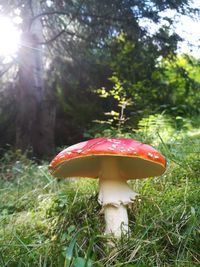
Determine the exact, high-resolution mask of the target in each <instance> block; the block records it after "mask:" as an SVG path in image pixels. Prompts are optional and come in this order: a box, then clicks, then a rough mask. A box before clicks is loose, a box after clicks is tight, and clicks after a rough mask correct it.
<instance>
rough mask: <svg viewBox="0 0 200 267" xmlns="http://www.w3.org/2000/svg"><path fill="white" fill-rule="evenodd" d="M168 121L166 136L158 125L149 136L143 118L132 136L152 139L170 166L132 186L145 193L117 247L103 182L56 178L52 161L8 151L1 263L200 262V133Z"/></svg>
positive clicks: (142, 265) (1, 163) (2, 167)
mask: <svg viewBox="0 0 200 267" xmlns="http://www.w3.org/2000/svg"><path fill="white" fill-rule="evenodd" d="M164 124H165V126H166V128H165V134H163V132H162V131H163V130H161V131H159V129H156V130H152V129H153V126H152V125H149V126H148V127H149V129H151V131H150V132H149V134H147V133H146V131H147V129H146V127H147V126H145V125H144V123H143V124H142V125H143V126H141V128H140V131H139V132H137V133H135V135H137V136H133V137H136V138H137V139H145V141H146V142H149V143H153V144H154V146H156V147H157V148H159V150H161V151H162V153H163V154H164V155H165V156H166V157H167V159H168V161H169V164H168V169H167V171H166V173H165V174H164V175H163V176H162V177H157V178H149V179H143V180H135V181H133V182H131V183H130V186H131V187H132V188H133V190H134V191H136V192H139V194H140V198H139V199H137V201H135V203H134V204H133V206H132V207H131V208H130V209H129V219H130V229H131V232H130V235H129V237H128V238H126V237H122V239H121V240H120V241H116V240H113V242H114V243H115V246H114V247H112V248H111V247H109V246H108V240H107V238H106V237H105V236H104V235H103V231H104V220H103V217H102V215H101V214H100V209H101V207H100V206H99V204H98V202H97V196H98V181H97V180H92V179H90V180H89V179H78V180H76V179H71V180H67V179H66V180H56V179H54V178H53V177H52V176H51V175H50V174H49V173H48V170H47V163H45V162H44V163H43V164H41V165H38V164H36V163H35V162H34V161H32V160H29V159H27V158H26V157H25V156H24V155H21V154H20V152H19V151H15V152H11V151H8V152H6V153H5V154H4V157H2V159H1V160H0V172H1V177H0V266H2V267H15V266H20V267H24V266H27V267H28V266H30V267H36V266H37V267H50V266H52V267H54V266H55V267H67V266H68V267H69V266H74V267H84V266H88V267H90V266H94V267H103V266H108V267H109V266H115V267H121V266H126V267H136V266H137V267H148V266H149V267H151V266H161V267H163V266H165V267H170V266H177V267H192V266H200V224H199V223H200V208H199V203H200V168H199V166H200V156H199V155H200V132H199V130H198V128H196V129H195V128H194V127H193V128H192V126H191V125H190V127H189V128H186V129H185V130H184V131H183V130H182V131H181V130H177V129H176V128H175V127H172V126H171V125H172V124H170V123H169V122H167V123H164ZM154 126H155V124H154ZM167 127H170V135H169V134H168V133H167V131H168V130H167ZM145 133H146V134H145ZM144 134H145V138H144ZM168 137H170V138H168Z"/></svg>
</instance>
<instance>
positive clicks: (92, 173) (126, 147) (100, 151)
mask: <svg viewBox="0 0 200 267" xmlns="http://www.w3.org/2000/svg"><path fill="white" fill-rule="evenodd" d="M102 157H104V158H105V157H116V160H117V161H118V164H119V167H120V170H121V171H122V173H123V176H124V179H126V180H128V179H137V178H145V177H150V176H159V175H161V174H163V173H164V171H165V169H166V159H165V157H164V156H163V155H162V154H161V153H160V152H158V151H157V150H156V149H154V148H153V147H151V146H149V145H146V144H143V143H140V142H138V141H135V140H132V139H127V138H95V139H91V140H88V141H85V142H81V143H78V144H76V145H73V146H70V147H68V148H67V149H64V150H63V151H61V152H60V153H59V154H58V155H57V156H56V157H55V158H54V159H53V160H52V161H51V163H50V164H49V170H50V172H51V173H52V175H54V176H56V177H65V178H67V177H88V178H89V177H90V178H97V177H98V175H99V171H100V162H101V160H102Z"/></svg>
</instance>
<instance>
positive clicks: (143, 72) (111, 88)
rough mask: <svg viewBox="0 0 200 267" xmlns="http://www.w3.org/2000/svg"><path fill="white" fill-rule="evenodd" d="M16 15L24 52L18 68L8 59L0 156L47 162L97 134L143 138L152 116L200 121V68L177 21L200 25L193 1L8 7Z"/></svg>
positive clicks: (1, 6) (91, 0)
mask: <svg viewBox="0 0 200 267" xmlns="http://www.w3.org/2000/svg"><path fill="white" fill-rule="evenodd" d="M16 9H18V10H19V11H20V16H21V18H22V23H21V24H19V25H18V27H19V29H20V30H21V31H22V35H21V45H20V48H19V50H18V53H17V55H16V57H13V60H12V61H11V62H9V63H7V64H6V63H3V62H4V58H3V56H2V58H1V59H0V62H1V63H0V64H1V65H0V77H1V80H0V88H1V89H0V147H1V152H3V151H4V150H5V149H8V148H10V146H11V147H14V148H18V149H20V150H22V152H25V151H29V152H30V153H31V154H33V155H35V156H37V157H46V156H49V155H52V154H53V153H55V148H56V147H63V146H67V145H70V144H73V143H76V142H78V141H82V140H86V139H88V138H92V137H95V136H100V135H110V136H117V135H120V134H125V133H133V132H137V129H138V124H139V123H140V122H141V119H143V118H148V117H149V116H152V115H154V116H156V114H165V115H166V116H169V117H170V118H171V119H172V120H176V121H177V122H179V125H178V126H179V127H181V123H180V122H181V119H180V118H191V117H194V116H198V115H199V112H200V90H199V89H200V74H199V73H200V64H199V63H200V61H199V59H198V58H194V57H192V56H190V55H186V54H180V52H178V49H177V48H178V44H179V42H181V41H183V40H182V36H179V35H178V34H177V33H176V32H175V31H174V27H173V25H174V21H175V19H176V18H177V16H178V15H188V16H191V17H193V18H196V19H198V16H199V10H198V9H196V8H191V6H190V1H187V0H179V1H173V0H172V1H171V0H166V1H159V0H158V1H157V0H151V1H138V0H124V1H122V0H110V1H107V0H101V1H96V0H87V1H85V0H72V1H71V0H69V1H62V0H59V1H58V0H56V1H50V0H49V1H42V0H41V1H31V0H29V1H23V0H21V1H20V0H15V1H7V0H6V1H4V0H1V2H0V13H1V14H2V15H6V16H8V17H10V18H12V17H13V16H14V14H15V10H16ZM166 11H167V12H166ZM170 11H171V12H172V11H176V12H177V13H176V16H174V17H172V16H170ZM163 12H165V13H163ZM163 14H164V15H163ZM144 21H145V22H146V25H149V27H150V28H153V26H152V25H156V26H157V30H156V31H155V32H154V33H152V32H151V31H149V27H144V26H142V25H144V23H142V22H144ZM187 41H188V42H189V40H187Z"/></svg>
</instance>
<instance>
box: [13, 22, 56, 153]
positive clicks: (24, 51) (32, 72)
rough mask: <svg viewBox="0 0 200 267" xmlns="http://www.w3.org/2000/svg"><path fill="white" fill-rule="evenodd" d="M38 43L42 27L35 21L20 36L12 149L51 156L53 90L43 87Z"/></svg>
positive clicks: (53, 120)
mask: <svg viewBox="0 0 200 267" xmlns="http://www.w3.org/2000/svg"><path fill="white" fill-rule="evenodd" d="M41 41H42V25H41V23H40V21H39V19H38V21H37V22H34V25H32V26H31V28H30V29H28V30H27V31H25V32H24V33H23V35H22V41H21V42H22V46H21V48H20V51H19V58H18V60H19V73H18V77H19V83H18V95H17V99H18V114H17V120H16V147H17V148H19V149H21V150H22V151H23V152H24V151H27V150H30V151H31V150H32V152H33V154H34V155H36V156H39V157H41V156H45V155H49V154H51V153H52V150H53V148H54V125H55V102H54V95H53V90H49V91H47V90H45V88H44V82H43V79H44V73H43V72H44V71H43V63H42V46H41V45H40V43H41ZM48 89H50V88H48Z"/></svg>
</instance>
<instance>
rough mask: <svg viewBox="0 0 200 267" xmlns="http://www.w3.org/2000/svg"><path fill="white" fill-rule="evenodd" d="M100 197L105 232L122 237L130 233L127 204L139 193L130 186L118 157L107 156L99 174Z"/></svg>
mask: <svg viewBox="0 0 200 267" xmlns="http://www.w3.org/2000/svg"><path fill="white" fill-rule="evenodd" d="M99 186H100V190H99V197H98V201H99V203H100V204H101V205H102V211H101V212H102V213H104V216H105V222H106V227H105V234H113V235H114V236H115V237H121V236H122V234H127V233H128V230H129V229H128V214H127V206H128V205H130V204H131V203H132V202H133V201H134V199H135V197H136V196H137V195H138V194H137V193H135V192H134V191H132V189H131V188H130V187H129V186H128V184H127V182H126V180H125V179H124V178H123V174H122V172H121V171H120V167H119V164H118V160H117V157H105V158H104V159H103V160H102V164H101V171H100V174H99Z"/></svg>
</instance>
